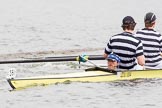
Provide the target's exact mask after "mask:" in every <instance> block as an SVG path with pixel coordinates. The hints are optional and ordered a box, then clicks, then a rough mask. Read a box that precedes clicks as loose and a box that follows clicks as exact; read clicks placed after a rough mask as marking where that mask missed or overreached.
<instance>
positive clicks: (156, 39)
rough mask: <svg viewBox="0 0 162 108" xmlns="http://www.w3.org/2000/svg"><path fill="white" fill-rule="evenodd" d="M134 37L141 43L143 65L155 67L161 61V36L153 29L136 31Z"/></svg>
mask: <svg viewBox="0 0 162 108" xmlns="http://www.w3.org/2000/svg"><path fill="white" fill-rule="evenodd" d="M136 37H137V38H139V39H140V40H141V41H142V43H143V49H144V55H145V60H146V61H145V63H146V64H145V65H146V66H151V67H154V66H157V65H158V64H159V62H160V61H161V60H162V58H161V56H160V54H161V52H162V36H161V34H160V33H158V32H156V31H155V30H153V29H147V28H144V29H142V30H139V31H137V33H136Z"/></svg>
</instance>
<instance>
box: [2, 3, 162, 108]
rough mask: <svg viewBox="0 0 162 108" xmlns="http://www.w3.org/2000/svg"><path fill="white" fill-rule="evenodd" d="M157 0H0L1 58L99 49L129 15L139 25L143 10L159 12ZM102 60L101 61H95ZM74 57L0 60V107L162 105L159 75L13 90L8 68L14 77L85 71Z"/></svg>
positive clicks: (130, 107) (134, 107) (161, 29)
mask: <svg viewBox="0 0 162 108" xmlns="http://www.w3.org/2000/svg"><path fill="white" fill-rule="evenodd" d="M161 4H162V1H161V0H156V1H155V0H147V1H142V0H0V59H1V60H10V59H22V58H34V57H47V56H60V55H61V56H62V55H66V56H67V55H79V54H82V53H86V54H91V55H95V54H97V55H100V54H103V50H104V47H105V45H106V43H107V41H108V38H109V37H110V36H112V35H113V34H116V33H120V32H122V29H121V21H122V19H123V17H125V16H127V15H131V16H133V17H134V19H135V21H136V22H137V26H136V30H138V29H141V28H143V18H144V15H145V13H147V12H149V11H152V12H154V13H155V14H156V16H157V25H156V28H155V29H156V30H157V31H159V32H162V20H161V19H162V14H161V13H162V9H161ZM94 62H96V63H101V64H104V63H106V62H105V61H100V62H98V61H94ZM77 64H78V63H77V62H59V63H31V64H1V65H0V85H1V86H0V103H1V104H0V108H18V107H21V108H29V107H32V108H33V107H39V108H51V107H60V108H110V107H111V108H140V107H142V108H161V105H162V92H161V90H162V80H160V79H149V80H136V81H121V82H103V83H79V82H78V83H77V82H76V83H70V84H58V85H50V86H45V87H42V86H41V87H40V86H38V87H33V88H28V89H24V90H17V91H12V89H11V87H10V86H9V85H8V83H7V81H6V75H7V73H8V71H9V70H10V69H11V68H15V69H16V70H17V76H18V77H26V76H38V75H48V74H55V73H57V74H60V73H68V72H79V71H83V70H84V68H86V67H84V66H82V67H81V68H80V69H79V68H78V66H77Z"/></svg>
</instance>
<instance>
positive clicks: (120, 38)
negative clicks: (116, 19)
mask: <svg viewBox="0 0 162 108" xmlns="http://www.w3.org/2000/svg"><path fill="white" fill-rule="evenodd" d="M111 52H113V53H115V54H117V55H118V56H119V57H120V59H121V62H120V63H119V68H120V69H132V68H133V67H134V66H136V65H137V63H136V57H138V56H141V55H143V46H142V42H141V40H139V39H137V38H136V37H135V36H134V35H133V34H132V33H128V32H123V33H121V34H117V35H114V36H112V37H111V38H110V40H109V42H108V44H107V46H106V48H105V53H106V54H110V53H111Z"/></svg>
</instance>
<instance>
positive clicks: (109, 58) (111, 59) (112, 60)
mask: <svg viewBox="0 0 162 108" xmlns="http://www.w3.org/2000/svg"><path fill="white" fill-rule="evenodd" d="M107 60H111V61H116V60H115V59H112V58H107Z"/></svg>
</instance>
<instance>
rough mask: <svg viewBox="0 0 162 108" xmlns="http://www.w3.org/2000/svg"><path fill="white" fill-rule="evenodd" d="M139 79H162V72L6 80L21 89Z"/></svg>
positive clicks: (92, 73)
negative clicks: (71, 83)
mask: <svg viewBox="0 0 162 108" xmlns="http://www.w3.org/2000/svg"><path fill="white" fill-rule="evenodd" d="M139 78H162V70H142V71H125V72H117V73H110V72H104V71H99V70H97V71H88V72H77V73H68V74H60V75H49V76H40V77H27V78H15V79H7V81H8V82H9V84H10V86H11V87H12V88H13V89H21V88H27V87H31V86H38V85H43V86H44V85H50V84H58V83H67V82H108V81H120V80H133V79H139Z"/></svg>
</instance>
